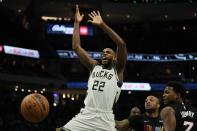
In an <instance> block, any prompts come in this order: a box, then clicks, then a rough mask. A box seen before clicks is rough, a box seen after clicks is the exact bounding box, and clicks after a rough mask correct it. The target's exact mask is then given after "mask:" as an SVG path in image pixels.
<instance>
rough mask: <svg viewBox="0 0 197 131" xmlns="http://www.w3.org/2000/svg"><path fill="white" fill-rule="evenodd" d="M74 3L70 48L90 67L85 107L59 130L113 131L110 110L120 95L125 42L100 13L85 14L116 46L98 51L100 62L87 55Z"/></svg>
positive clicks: (79, 18) (125, 58) (125, 56)
mask: <svg viewBox="0 0 197 131" xmlns="http://www.w3.org/2000/svg"><path fill="white" fill-rule="evenodd" d="M83 16H84V15H83V14H80V12H79V8H78V5H76V13H75V22H74V32H73V39H72V48H73V50H74V51H75V52H76V53H77V55H78V57H79V59H80V61H81V62H82V64H83V65H84V66H86V67H87V68H88V69H89V70H90V76H89V80H88V90H87V96H86V98H85V101H84V103H85V107H84V108H83V109H81V112H80V113H79V114H78V115H76V116H75V117H74V118H73V119H72V120H71V121H69V122H68V123H67V124H66V125H64V126H63V127H62V129H61V130H62V131H115V130H116V129H115V120H114V114H113V111H112V108H113V105H114V103H115V102H116V101H117V99H118V97H119V94H120V87H121V86H122V81H123V72H124V68H125V64H126V60H127V49H126V44H125V42H124V41H123V40H122V38H121V37H120V36H119V35H118V34H117V33H116V32H114V31H113V30H112V29H111V28H110V27H109V26H107V25H106V23H105V22H104V21H103V20H102V18H101V16H100V12H99V11H97V12H95V11H93V12H91V13H90V14H89V17H90V18H91V20H88V22H91V23H92V24H93V25H96V26H98V27H100V28H101V29H102V30H103V31H104V32H105V33H107V35H108V36H109V37H110V38H111V39H112V40H113V42H114V43H115V44H116V46H117V50H116V52H114V51H113V50H112V49H110V48H105V49H104V50H103V52H102V63H101V64H99V62H98V61H96V60H94V59H92V58H90V57H89V55H88V53H87V52H86V51H85V50H84V49H83V48H82V47H81V44H80V34H79V24H80V22H81V21H82V19H83Z"/></svg>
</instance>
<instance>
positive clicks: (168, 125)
mask: <svg viewBox="0 0 197 131" xmlns="http://www.w3.org/2000/svg"><path fill="white" fill-rule="evenodd" d="M160 116H161V119H162V120H163V126H164V129H165V131H175V129H176V118H175V111H174V109H173V108H172V107H169V106H167V107H164V108H163V109H162V110H161V113H160Z"/></svg>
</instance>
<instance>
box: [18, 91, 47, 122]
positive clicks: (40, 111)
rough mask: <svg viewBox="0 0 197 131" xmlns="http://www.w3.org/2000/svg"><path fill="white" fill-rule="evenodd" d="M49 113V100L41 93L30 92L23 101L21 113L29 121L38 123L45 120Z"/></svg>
mask: <svg viewBox="0 0 197 131" xmlns="http://www.w3.org/2000/svg"><path fill="white" fill-rule="evenodd" d="M48 113H49V102H48V100H47V99H46V97H44V96H43V95H41V94H38V93H34V94H29V95H27V96H26V97H25V98H24V99H23V100H22V102H21V114H22V116H23V117H24V118H25V120H27V121H29V122H32V123H38V122H40V121H42V120H44V119H45V118H46V116H47V115H48Z"/></svg>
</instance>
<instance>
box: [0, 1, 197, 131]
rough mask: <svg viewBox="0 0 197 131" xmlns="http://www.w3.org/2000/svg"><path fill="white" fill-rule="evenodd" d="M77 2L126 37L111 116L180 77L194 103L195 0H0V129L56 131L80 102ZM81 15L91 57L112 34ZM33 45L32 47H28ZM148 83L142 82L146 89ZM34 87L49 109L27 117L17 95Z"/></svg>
mask: <svg viewBox="0 0 197 131" xmlns="http://www.w3.org/2000/svg"><path fill="white" fill-rule="evenodd" d="M75 4H79V7H80V10H81V12H83V13H84V14H87V13H88V12H90V11H93V10H100V11H101V15H102V17H103V19H104V21H105V22H106V23H107V24H109V25H110V26H111V27H112V28H113V29H114V30H115V31H117V32H118V33H119V34H120V35H121V36H122V37H123V38H124V40H125V41H126V43H127V48H128V53H129V54H128V62H127V65H126V70H125V74H124V75H125V76H124V78H125V79H124V81H125V82H127V83H128V85H127V86H124V87H125V88H124V90H123V91H122V93H121V96H120V99H119V101H118V103H117V104H116V106H115V108H114V113H115V115H116V119H119V120H120V119H123V118H126V117H128V115H129V111H130V109H131V107H132V106H134V105H140V106H141V107H142V108H143V102H144V98H145V97H146V96H147V95H150V94H154V95H157V96H161V95H162V90H163V88H164V84H165V83H166V82H168V81H170V80H179V81H182V82H183V83H184V84H185V86H186V93H187V102H189V103H190V104H192V105H193V106H195V107H197V103H196V101H195V95H196V94H197V66H196V64H197V61H196V60H197V47H196V43H197V2H196V1H195V0H86V1H82V0H67V1H66V0H42V1H40V0H20V1H16V0H0V59H1V60H0V96H1V97H0V98H1V100H0V107H1V108H0V129H1V130H2V131H3V130H7V131H13V130H14V131H30V130H32V131H54V130H55V128H56V127H60V126H62V125H64V124H65V123H66V122H67V121H68V120H70V119H71V118H72V117H73V116H74V115H75V114H77V113H78V112H79V110H80V108H81V107H83V100H84V98H85V94H86V82H87V79H88V70H87V69H86V68H84V66H83V65H81V64H80V62H79V61H78V59H76V55H75V54H74V53H73V52H72V49H71V43H72V41H71V38H72V29H73V28H72V27H73V17H74V11H75V10H74V9H75ZM87 19H88V18H87V17H85V20H84V21H83V22H82V24H81V25H82V27H81V30H82V34H81V40H82V46H83V47H84V48H85V49H86V50H87V51H90V55H91V56H92V57H94V58H96V59H98V58H99V56H100V51H101V50H102V49H103V48H104V47H112V48H113V44H112V41H111V40H110V39H109V38H108V37H107V36H106V35H105V34H104V33H103V32H102V31H101V30H100V29H98V28H97V27H94V26H92V25H91V24H89V23H87V22H86V20H87ZM29 49H33V50H29ZM146 87H148V88H147V89H146ZM33 92H38V93H41V94H43V95H44V96H46V97H47V98H48V100H49V102H50V112H49V115H48V117H47V118H46V119H45V120H44V121H42V122H41V123H38V124H32V123H29V122H27V121H25V120H24V119H23V118H22V116H21V114H20V102H21V100H22V99H23V97H24V96H26V95H27V94H30V93H33Z"/></svg>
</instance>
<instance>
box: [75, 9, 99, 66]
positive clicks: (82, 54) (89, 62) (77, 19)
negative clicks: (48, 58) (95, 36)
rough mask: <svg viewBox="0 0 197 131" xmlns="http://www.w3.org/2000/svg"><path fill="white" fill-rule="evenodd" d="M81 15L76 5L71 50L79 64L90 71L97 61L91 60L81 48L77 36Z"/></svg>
mask: <svg viewBox="0 0 197 131" xmlns="http://www.w3.org/2000/svg"><path fill="white" fill-rule="evenodd" d="M83 16H84V15H83V14H80V12H79V7H78V5H76V12H75V22H74V30H73V37H72V48H73V50H74V51H75V52H76V53H77V55H78V57H79V59H80V61H81V63H82V64H83V65H85V66H86V67H87V68H89V69H91V68H92V67H93V66H94V65H95V64H97V61H96V60H94V59H92V58H91V57H90V56H89V55H88V53H87V52H86V51H85V50H84V49H83V48H82V47H81V41H80V34H79V32H80V31H79V24H80V22H81V21H82V19H83Z"/></svg>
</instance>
